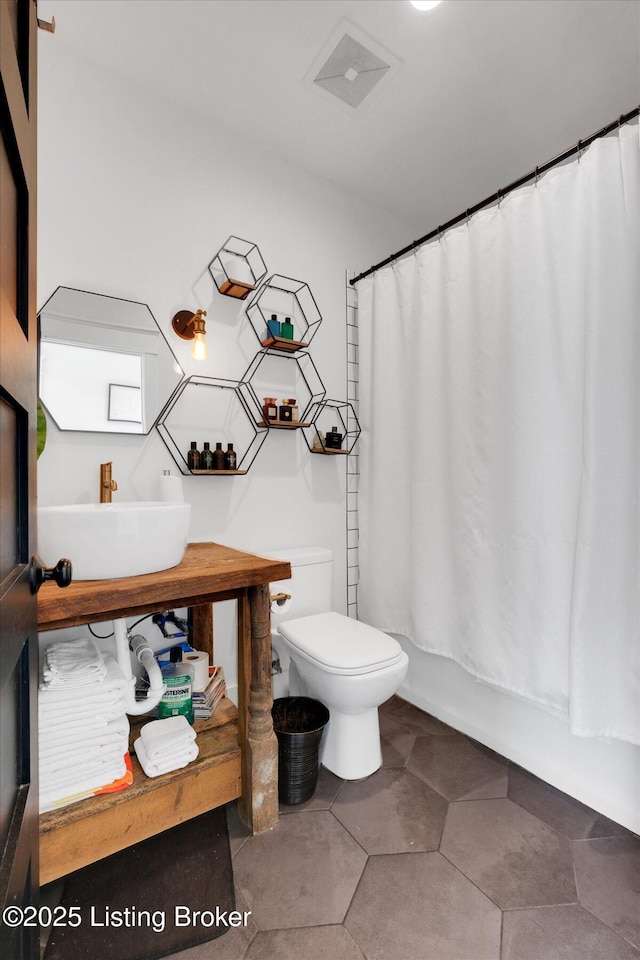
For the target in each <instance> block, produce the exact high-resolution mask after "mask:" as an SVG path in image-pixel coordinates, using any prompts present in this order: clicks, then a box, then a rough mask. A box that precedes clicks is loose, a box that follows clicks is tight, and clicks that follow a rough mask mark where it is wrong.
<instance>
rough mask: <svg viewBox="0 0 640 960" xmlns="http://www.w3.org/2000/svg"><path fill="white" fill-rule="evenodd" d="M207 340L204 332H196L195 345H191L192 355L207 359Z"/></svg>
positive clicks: (195, 357) (196, 358)
mask: <svg viewBox="0 0 640 960" xmlns="http://www.w3.org/2000/svg"><path fill="white" fill-rule="evenodd" d="M208 352H209V351H208V350H207V341H206V340H205V338H204V333H194V335H193V346H192V347H191V356H192V357H193V359H194V360H206V359H207V355H208Z"/></svg>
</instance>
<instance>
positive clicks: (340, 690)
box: [278, 612, 409, 780]
mask: <svg viewBox="0 0 640 960" xmlns="http://www.w3.org/2000/svg"><path fill="white" fill-rule="evenodd" d="M278 630H279V634H280V638H281V639H280V640H279V641H278V642H279V644H280V643H281V644H283V646H284V648H285V650H286V652H287V654H288V655H289V657H290V664H289V693H290V694H291V695H293V696H310V697H314V698H316V699H317V700H320V701H321V702H322V703H324V704H325V706H327V707H328V708H329V714H330V719H329V723H328V725H327V728H326V731H325V735H324V739H323V743H322V746H321V749H320V762H321V763H322V764H323V765H324V766H325V767H327V769H328V770H331V772H332V773H335V774H336V776H338V777H341V778H342V779H344V780H360V779H361V778H363V777H368V776H369V775H370V774H372V773H374V772H375V771H376V770H377V769H378V768H379V767H380V766H381V764H382V752H381V748H380V727H379V722H378V707H379V706H380V704H381V703H384V701H385V700H388V699H389V697H391V696H392V695H393V694H394V693H395V691H396V690H397V689H398V687H399V685H400V684H401V683H402V681H403V679H404V677H405V674H406V672H407V666H408V663H409V659H408V657H407V655H406V653H405V652H404V651H403V650H402V648H401V646H400V644H399V643H398V642H397V641H396V640H394V639H393V637H390V636H388V635H387V634H386V633H382V632H381V631H380V630H375V629H374V628H373V627H369V626H367V625H366V624H364V623H360V622H359V621H358V620H353V619H351V618H349V617H345V616H343V615H342V614H340V613H335V612H327V613H316V614H312V615H311V616H306V617H300V618H297V619H293V620H286V621H285V622H282V623H280V624H279V626H278Z"/></svg>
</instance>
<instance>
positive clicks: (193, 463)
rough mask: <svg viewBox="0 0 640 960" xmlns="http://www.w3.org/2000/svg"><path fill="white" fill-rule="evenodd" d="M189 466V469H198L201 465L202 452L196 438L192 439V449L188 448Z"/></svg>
mask: <svg viewBox="0 0 640 960" xmlns="http://www.w3.org/2000/svg"><path fill="white" fill-rule="evenodd" d="M187 466H188V467H189V470H198V468H199V467H200V453H199V452H198V447H197V444H196V441H195V440H192V441H191V449H190V450H187Z"/></svg>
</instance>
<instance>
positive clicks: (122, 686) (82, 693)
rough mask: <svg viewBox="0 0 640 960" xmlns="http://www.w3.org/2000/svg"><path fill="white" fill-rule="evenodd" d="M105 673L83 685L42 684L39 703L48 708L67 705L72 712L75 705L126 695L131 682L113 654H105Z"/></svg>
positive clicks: (105, 701)
mask: <svg viewBox="0 0 640 960" xmlns="http://www.w3.org/2000/svg"><path fill="white" fill-rule="evenodd" d="M103 662H104V666H105V671H106V672H105V675H104V677H103V678H101V679H98V678H96V679H95V680H93V681H92V682H91V683H89V684H86V685H85V686H83V687H79V688H75V689H74V688H71V687H50V686H48V685H47V684H40V693H39V695H38V704H39V705H43V706H45V707H47V708H48V706H49V704H51V705H54V704H56V705H61V706H66V708H67V709H68V710H69V712H70V713H72V712H73V710H74V707H79V706H80V705H84V706H86V705H87V704H90V705H95V704H96V703H109V702H111V701H112V700H113V699H114V698H116V697H118V696H124V695H125V693H126V691H127V690H128V689H129V683H128V681H127V680H125V678H124V674H123V673H122V670H121V669H120V667H119V666H118V664H117V662H116V659H115V657H112V656H111V654H105V657H104V661H103Z"/></svg>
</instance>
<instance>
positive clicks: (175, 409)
mask: <svg viewBox="0 0 640 960" xmlns="http://www.w3.org/2000/svg"><path fill="white" fill-rule="evenodd" d="M244 386H245V391H243V390H242V389H241V388H242V387H243V384H242V383H241V382H239V381H237V380H223V379H220V378H216V377H188V378H187V379H185V380H183V382H182V383H181V384H180V386H179V387H178V389H177V390H176V391H175V393H174V394H173V396H172V397H171V399H170V400H169V402H168V403H167V405H166V407H165V409H164V410H163V411H162V413H161V415H160V417H159V419H158V422H157V424H156V427H157V430H158V433H159V434H160V436H161V437H162V439H163V440H164V443H165V445H166V447H167V449H168V450H169V452H170V454H171V456H172V457H173V459H174V460H175V462H176V465H177V466H178V468H179V469H180V472H181V473H183V474H185V475H186V476H189V475H209V476H216V475H217V476H234V475H238V474H245V473H247V471H248V470H249V468H250V466H251V464H252V463H253V461H254V460H255V458H256V456H257V453H258V451H259V449H260V447H261V446H262V444H263V443H264V440H265V437H266V435H267V429H266V427H264V426H261V425H259V424H258V423H256V419H255V417H254V415H253V412H252V410H251V409H250V408H249V407H248V405H247V400H246V397H245V395H244V392H246V385H244ZM193 441H195V442H196V445H197V449H198V450H199V451H200V450H202V447H203V444H204V442H205V441H207V442H209V444H210V446H211V449H212V450H213V449H214V448H215V445H216V443H221V444H222V448H223V449H226V446H227V444H228V443H233V445H234V448H235V451H236V455H237V469H235V470H204V469H196V470H191V469H190V468H189V465H188V462H187V451H188V450H189V447H190V444H191V443H192V442H193Z"/></svg>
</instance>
